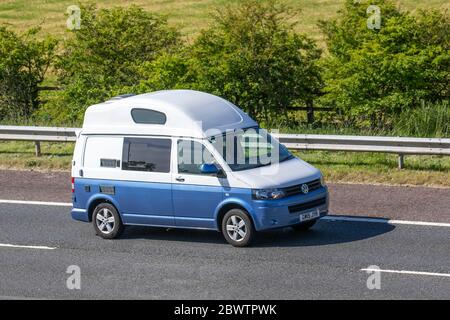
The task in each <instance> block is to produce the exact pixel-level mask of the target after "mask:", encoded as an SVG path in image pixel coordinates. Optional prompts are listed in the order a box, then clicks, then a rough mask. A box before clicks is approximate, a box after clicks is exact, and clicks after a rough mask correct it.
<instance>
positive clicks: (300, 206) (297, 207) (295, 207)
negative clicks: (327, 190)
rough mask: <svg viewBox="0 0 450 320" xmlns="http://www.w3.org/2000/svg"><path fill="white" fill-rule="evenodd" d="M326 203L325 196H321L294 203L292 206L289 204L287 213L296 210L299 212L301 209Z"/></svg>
mask: <svg viewBox="0 0 450 320" xmlns="http://www.w3.org/2000/svg"><path fill="white" fill-rule="evenodd" d="M326 203H327V198H326V197H323V198H319V199H316V200H313V201H309V202H305V203H299V204H295V205H293V206H289V213H296V212H300V211H303V210H308V209H311V208H315V207H318V206H322V205H325V204H326Z"/></svg>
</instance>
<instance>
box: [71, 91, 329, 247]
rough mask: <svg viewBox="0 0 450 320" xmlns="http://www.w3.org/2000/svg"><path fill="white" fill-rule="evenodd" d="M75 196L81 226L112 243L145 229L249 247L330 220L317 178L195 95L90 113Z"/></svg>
mask: <svg viewBox="0 0 450 320" xmlns="http://www.w3.org/2000/svg"><path fill="white" fill-rule="evenodd" d="M72 193H73V209H72V212H71V214H72V217H73V218H74V219H76V220H80V221H85V222H92V223H93V226H94V228H95V231H96V233H97V234H98V235H99V236H101V237H102V238H105V239H112V238H116V237H118V236H119V235H120V234H121V233H122V231H123V229H124V227H125V226H127V225H141V226H160V227H170V228H195V229H209V230H216V231H219V232H221V233H222V234H223V236H224V237H225V239H226V240H227V241H228V242H229V243H230V244H232V245H234V246H246V245H248V244H249V243H250V242H251V240H252V238H253V237H254V235H255V232H257V231H261V230H267V229H273V228H280V227H288V226H290V227H293V228H295V229H297V230H306V229H308V228H310V227H311V226H312V225H313V224H314V223H315V222H316V221H317V220H318V219H319V218H320V217H322V216H324V215H326V214H327V212H328V190H327V187H326V186H325V184H324V180H323V177H322V175H321V173H320V171H319V170H318V169H316V168H314V167H313V166H311V165H309V164H308V163H306V162H304V161H302V160H300V159H299V158H296V157H294V156H293V155H292V154H291V153H290V152H289V151H288V150H287V149H286V147H284V146H283V145H281V144H280V143H279V142H278V141H277V140H276V139H275V138H273V137H272V136H271V135H270V134H268V133H267V132H266V131H265V130H263V129H261V128H259V126H258V124H257V123H256V122H255V121H254V120H253V119H251V118H250V117H249V116H248V115H247V114H246V113H244V112H243V111H242V110H240V109H239V108H238V107H236V106H235V105H233V104H232V103H230V102H228V101H226V100H224V99H222V98H219V97H217V96H214V95H211V94H207V93H203V92H198V91H191V90H167V91H158V92H154V93H148V94H141V95H125V96H120V97H116V98H113V99H111V100H110V101H106V102H104V103H100V104H97V105H93V106H91V107H89V108H88V109H87V111H86V114H85V118H84V123H83V128H82V129H81V131H80V132H78V133H77V142H76V145H75V151H74V156H73V162H72Z"/></svg>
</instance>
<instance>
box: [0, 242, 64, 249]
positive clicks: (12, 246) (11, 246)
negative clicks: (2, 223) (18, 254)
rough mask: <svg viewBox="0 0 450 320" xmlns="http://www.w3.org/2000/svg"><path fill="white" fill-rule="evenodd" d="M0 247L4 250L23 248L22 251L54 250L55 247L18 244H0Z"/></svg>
mask: <svg viewBox="0 0 450 320" xmlns="http://www.w3.org/2000/svg"><path fill="white" fill-rule="evenodd" d="M0 247H6V248H23V249H38V250H55V249H57V248H56V247H47V246H25V245H18V244H9V243H0Z"/></svg>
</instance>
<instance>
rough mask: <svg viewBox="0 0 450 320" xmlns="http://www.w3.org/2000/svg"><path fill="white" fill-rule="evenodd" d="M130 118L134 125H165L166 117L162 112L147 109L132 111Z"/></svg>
mask: <svg viewBox="0 0 450 320" xmlns="http://www.w3.org/2000/svg"><path fill="white" fill-rule="evenodd" d="M131 117H132V118H133V121H134V122H136V123H145V124H165V123H166V120H167V118H166V115H165V114H164V113H162V112H158V111H155V110H149V109H132V110H131Z"/></svg>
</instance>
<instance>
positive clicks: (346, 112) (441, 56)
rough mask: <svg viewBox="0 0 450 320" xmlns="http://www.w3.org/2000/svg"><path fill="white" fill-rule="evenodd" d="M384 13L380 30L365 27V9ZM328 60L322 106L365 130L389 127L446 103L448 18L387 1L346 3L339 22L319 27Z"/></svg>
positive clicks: (449, 78)
mask: <svg viewBox="0 0 450 320" xmlns="http://www.w3.org/2000/svg"><path fill="white" fill-rule="evenodd" d="M372 3H375V4H377V5H378V6H379V7H380V9H381V28H380V29H379V30H377V29H373V30H372V29H369V28H368V27H367V25H366V21H367V19H368V15H367V13H366V8H367V7H368V5H369V4H372ZM321 27H322V30H323V31H324V32H325V34H326V37H327V40H326V41H327V45H328V49H329V56H328V57H327V58H326V59H325V60H324V69H325V72H324V79H325V82H326V86H325V89H324V91H325V96H324V97H323V99H322V103H323V104H327V105H334V106H336V107H338V109H339V110H340V111H341V112H342V114H343V116H344V118H345V119H347V120H349V121H351V122H352V123H353V124H355V125H357V126H362V127H372V128H374V127H386V126H389V124H390V123H391V120H392V117H393V115H395V114H398V113H400V112H407V111H408V110H409V109H412V108H414V107H415V106H418V105H420V104H421V101H428V102H439V101H442V100H448V98H449V83H450V70H449V66H450V55H449V51H448V48H449V36H448V35H449V30H450V23H449V18H448V14H447V13H446V12H444V13H439V12H438V11H431V10H429V11H423V10H422V11H418V12H417V13H416V14H411V13H408V12H401V11H399V10H398V9H397V7H396V6H395V4H394V3H392V2H391V1H388V0H379V1H376V2H373V1H370V3H369V2H368V1H358V2H356V1H353V0H347V2H346V4H345V9H344V10H343V11H342V12H341V13H340V16H339V17H338V18H337V19H335V20H331V21H329V22H322V23H321Z"/></svg>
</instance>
